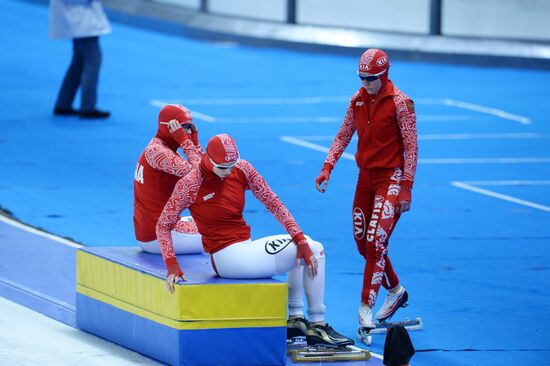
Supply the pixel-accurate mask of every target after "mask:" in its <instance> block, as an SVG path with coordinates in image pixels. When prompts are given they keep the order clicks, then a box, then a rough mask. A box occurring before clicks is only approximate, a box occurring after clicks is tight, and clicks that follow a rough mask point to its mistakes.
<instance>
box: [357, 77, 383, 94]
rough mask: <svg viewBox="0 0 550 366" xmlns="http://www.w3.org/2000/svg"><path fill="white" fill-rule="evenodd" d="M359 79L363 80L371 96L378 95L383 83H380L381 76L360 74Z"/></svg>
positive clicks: (364, 86) (362, 82)
mask: <svg viewBox="0 0 550 366" xmlns="http://www.w3.org/2000/svg"><path fill="white" fill-rule="evenodd" d="M358 75H359V79H361V84H363V88H365V90H366V91H367V93H369V94H376V93H378V91H379V90H380V87H382V81H380V74H369V73H368V72H360V73H359V74H358Z"/></svg>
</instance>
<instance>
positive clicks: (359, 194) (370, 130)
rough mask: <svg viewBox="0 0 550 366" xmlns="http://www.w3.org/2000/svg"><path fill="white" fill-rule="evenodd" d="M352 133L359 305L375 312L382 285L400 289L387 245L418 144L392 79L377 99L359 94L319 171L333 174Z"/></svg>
mask: <svg viewBox="0 0 550 366" xmlns="http://www.w3.org/2000/svg"><path fill="white" fill-rule="evenodd" d="M355 132H357V136H358V143H357V152H356V154H355V160H356V162H357V166H358V167H359V178H358V180H357V186H356V190H355V198H354V202H353V209H352V223H353V231H354V238H355V242H356V244H357V248H358V250H359V253H361V255H362V256H363V257H365V259H366V264H365V269H364V274H363V289H362V292H361V301H362V302H363V303H364V304H368V305H370V306H371V307H373V306H374V304H375V302H376V298H377V296H378V290H379V288H380V285H381V284H382V285H383V286H384V287H385V288H387V289H389V288H393V287H395V286H396V285H397V284H399V279H398V277H397V274H396V273H395V272H394V270H393V267H392V264H391V262H390V259H389V256H388V255H387V254H388V250H387V246H388V240H389V238H390V235H391V233H392V231H393V229H394V228H395V224H396V223H397V221H398V220H399V214H397V213H396V212H395V208H396V205H397V201H398V197H399V194H400V191H401V190H402V189H409V190H410V189H412V186H413V182H414V177H415V172H416V164H417V159H418V141H417V140H418V139H417V132H416V114H415V111H414V104H413V102H412V100H410V99H409V98H408V97H407V96H406V95H405V94H403V93H402V92H401V91H400V90H399V89H398V88H397V87H395V86H394V85H393V83H392V82H391V80H388V81H387V83H385V84H384V85H383V86H382V88H381V89H380V91H379V92H378V94H376V95H369V94H368V93H367V91H366V90H365V89H364V88H361V89H359V91H357V92H356V93H355V94H354V95H353V97H352V98H351V101H350V103H349V106H348V109H347V113H346V116H345V118H344V122H343V124H342V127H341V128H340V130H339V131H338V133H337V135H336V137H335V138H334V141H333V143H332V146H331V148H330V151H329V153H328V156H327V159H326V160H325V164H324V168H323V169H328V170H329V171H331V170H332V168H333V167H334V166H335V164H336V162H337V161H338V159H339V158H340V156H341V155H342V153H343V152H344V150H345V149H346V147H347V146H348V144H349V142H350V140H351V138H352V136H353V134H354V133H355Z"/></svg>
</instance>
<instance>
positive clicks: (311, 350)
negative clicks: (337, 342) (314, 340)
mask: <svg viewBox="0 0 550 366" xmlns="http://www.w3.org/2000/svg"><path fill="white" fill-rule="evenodd" d="M288 353H289V354H290V356H291V359H292V361H293V362H319V361H321V362H322V361H325V362H331V361H366V360H368V359H370V358H371V354H370V352H369V351H367V350H365V349H362V348H359V347H355V346H347V347H336V348H332V347H330V348H327V347H323V346H317V347H315V346H308V347H305V348H301V349H295V350H292V351H289V352H288Z"/></svg>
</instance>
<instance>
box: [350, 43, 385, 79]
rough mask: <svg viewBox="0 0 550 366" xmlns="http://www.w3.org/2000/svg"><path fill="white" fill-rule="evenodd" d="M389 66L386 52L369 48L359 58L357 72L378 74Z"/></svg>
mask: <svg viewBox="0 0 550 366" xmlns="http://www.w3.org/2000/svg"><path fill="white" fill-rule="evenodd" d="M389 67H390V59H389V58H388V55H386V52H384V51H382V50H379V49H376V48H370V49H368V50H366V51H365V52H364V53H363V54H362V55H361V58H360V59H359V70H358V71H359V72H368V73H369V74H379V73H381V72H383V71H385V70H387V69H388V68H389Z"/></svg>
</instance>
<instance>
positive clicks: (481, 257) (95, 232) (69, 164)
mask: <svg viewBox="0 0 550 366" xmlns="http://www.w3.org/2000/svg"><path fill="white" fill-rule="evenodd" d="M0 10H1V11H0V22H1V23H2V25H3V26H2V30H1V31H0V42H1V43H2V45H3V49H4V52H2V57H1V58H0V80H1V85H2V90H3V91H2V93H1V94H0V105H1V106H2V113H1V114H0V131H1V132H0V205H1V206H2V207H3V208H4V209H6V210H9V211H11V212H12V213H13V215H14V216H15V217H16V218H18V219H19V220H21V221H23V222H26V223H28V224H30V225H33V226H36V227H41V228H44V229H45V230H47V231H49V232H52V233H55V234H57V235H60V236H63V237H70V238H73V239H74V240H76V241H78V242H80V243H82V244H84V245H89V246H130V245H134V238H133V228H132V179H133V170H134V168H135V162H136V160H137V157H138V156H139V154H140V152H141V150H142V149H143V148H144V147H145V145H146V144H147V143H148V141H149V140H150V139H151V137H152V136H153V135H154V133H155V130H156V116H157V113H158V111H159V108H158V106H157V103H156V102H155V101H163V102H171V101H177V102H180V103H182V104H185V105H186V106H188V107H189V108H190V109H192V110H193V111H194V112H195V119H196V123H197V125H198V127H199V130H200V132H199V138H200V141H201V142H202V143H203V144H205V143H206V142H207V141H208V138H209V137H210V136H212V135H213V134H216V133H221V132H226V133H230V134H231V135H233V136H234V138H235V140H236V142H237V145H238V146H239V149H240V152H241V156H242V157H243V158H245V159H247V160H249V161H250V162H252V163H253V164H254V165H255V166H256V168H257V169H258V170H259V171H260V172H261V173H262V174H263V175H264V177H265V178H266V180H267V181H268V183H269V184H270V186H271V188H272V189H273V190H274V191H275V192H277V193H278V194H279V196H280V197H281V199H282V200H283V202H285V203H286V205H287V206H288V208H289V209H290V210H291V211H292V213H293V214H294V216H295V217H296V219H297V221H298V223H299V225H300V226H301V227H302V229H303V230H304V232H305V233H306V234H308V235H310V236H312V237H314V238H315V239H317V240H319V241H321V242H322V243H323V244H324V245H325V247H326V251H327V259H328V283H327V301H326V303H327V308H328V321H329V322H330V323H331V324H332V325H334V327H335V328H336V329H338V330H340V331H342V332H344V333H346V334H349V335H353V334H355V328H356V323H357V320H356V312H357V307H358V305H359V301H360V297H359V294H360V286H361V280H362V268H363V265H362V259H361V257H360V256H359V255H358V253H357V252H356V249H355V244H354V242H353V238H352V233H351V222H350V216H351V215H350V208H351V203H352V200H353V192H354V188H355V180H356V175H357V171H356V167H355V165H354V163H353V161H351V160H348V159H345V158H342V159H341V160H340V161H339V163H338V165H337V167H336V169H335V171H334V173H333V175H332V178H331V181H330V185H329V189H328V191H327V193H325V194H324V195H321V194H319V193H318V192H317V191H316V190H315V188H314V181H315V178H316V176H317V174H318V172H319V170H320V168H321V166H322V163H323V160H324V158H325V156H326V154H325V153H324V152H320V151H317V150H315V148H320V149H322V148H327V147H329V146H330V143H331V138H332V137H333V136H334V135H335V133H336V131H337V130H338V128H339V126H340V123H341V120H342V118H343V115H344V113H345V110H346V106H347V101H346V99H347V98H349V97H350V96H351V95H352V94H353V93H354V92H355V90H357V88H358V87H359V81H358V79H357V77H356V75H355V70H356V63H357V57H349V56H339V55H327V54H310V53H300V52H294V51H285V50H280V49H266V48H248V47H242V46H237V45H234V44H228V43H222V44H216V43H205V42H199V41H195V40H189V39H185V38H181V37H176V36H168V35H165V34H158V33H153V32H149V31H145V30H140V29H136V28H132V27H128V26H124V25H121V24H116V23H115V24H113V30H114V31H113V34H111V35H109V36H106V37H102V38H101V44H102V47H103V52H104V62H103V69H102V73H101V82H100V88H99V90H100V95H99V107H100V108H104V109H109V110H111V111H112V113H113V117H112V118H110V119H109V120H107V121H81V120H79V119H78V118H58V117H54V116H52V114H51V111H52V109H53V104H54V101H55V97H56V94H57V91H58V88H59V85H60V83H61V79H62V77H63V74H64V72H65V69H66V67H67V65H68V62H69V58H70V43H69V42H66V41H52V40H49V39H48V38H47V27H48V17H47V8H46V7H45V6H41V5H34V4H29V3H26V2H20V1H16V0H6V1H3V2H1V3H0ZM358 56H359V55H358ZM390 78H391V79H392V80H393V81H394V82H395V83H396V85H398V86H399V88H400V89H401V90H403V91H404V92H405V93H407V94H408V95H409V96H411V97H412V98H413V99H414V100H415V101H416V109H417V113H418V130H419V134H420V158H421V162H420V164H419V166H418V170H417V179H416V181H415V188H414V190H413V207H412V210H411V212H410V213H407V214H406V215H404V217H403V218H402V220H401V221H400V222H399V225H398V226H397V229H396V231H395V234H394V236H393V238H392V240H391V243H390V255H391V257H392V262H393V264H394V266H395V268H396V270H397V272H398V274H399V276H400V278H401V281H402V283H403V284H404V285H405V286H406V287H407V289H408V291H409V293H410V296H411V298H410V306H409V307H408V308H406V309H403V310H402V311H400V313H399V314H401V315H402V316H403V317H405V316H407V317H410V318H415V317H417V316H421V317H422V318H423V320H424V324H425V329H424V330H422V331H418V332H411V337H412V340H413V343H414V345H415V347H416V348H417V350H418V353H417V354H416V355H415V357H414V361H415V362H414V364H415V365H448V366H454V365H535V364H544V361H545V360H547V359H548V358H549V357H550V341H548V339H550V331H549V327H550V315H549V313H548V311H547V310H548V304H549V303H550V290H548V288H550V265H549V264H548V263H550V248H549V245H548V244H550V225H549V222H550V195H549V194H548V188H549V185H550V165H549V164H550V144H549V142H550V141H549V139H550V124H549V118H548V108H547V106H548V99H549V97H550V72H548V71H537V70H527V69H506V68H494V69H491V68H481V67H472V66H456V65H453V66H450V65H442V64H429V63H419V62H416V63H413V62H399V61H394V62H392V68H391V69H390ZM314 97H316V98H319V99H307V98H314ZM75 107H78V104H75ZM285 136H286V137H291V138H293V139H294V140H291V141H295V142H296V141H298V143H299V144H302V145H297V144H296V143H289V142H287V141H289V140H288V139H285ZM304 142H305V143H309V144H310V145H307V146H309V147H307V146H303V145H304V144H303V143H304ZM312 146H313V148H311V147H312ZM347 152H349V153H353V152H354V147H353V146H351V145H350V147H349V148H348V151H347ZM453 182H455V184H454V185H453ZM457 182H458V185H457ZM460 184H463V185H464V184H466V186H467V187H470V188H472V187H473V190H471V189H470V190H468V189H463V188H461V185H460ZM463 185H462V187H464V186H463ZM480 189H483V190H484V191H482V193H480V191H479V190H480ZM476 190H477V191H476ZM248 198H249V199H248V201H247V208H246V211H245V217H246V219H247V220H248V222H249V223H250V224H251V226H252V228H253V229H252V234H253V237H261V236H264V235H271V234H275V233H281V232H282V229H281V228H280V226H279V224H278V223H277V222H276V221H275V220H274V219H273V218H272V217H271V215H270V214H269V213H268V212H267V211H266V210H265V209H264V208H263V207H262V206H261V204H260V203H259V202H258V201H256V200H255V199H254V198H253V197H252V195H249V196H248ZM0 234H1V233H0ZM17 245H20V246H21V247H22V248H25V247H26V245H27V244H26V243H25V242H22V243H18V244H17ZM19 258H21V259H20V260H23V259H22V258H23V256H20V257H19ZM10 260H11V259H10ZM15 260H17V259H15ZM46 260H47V259H46ZM7 261H8V259H7V257H6V256H2V257H0V275H1V274H2V273H1V271H2V266H3V265H4V263H5V262H7ZM384 296H385V294H384V293H383V292H382V293H381V296H380V299H379V302H380V303H381V302H382V301H383V297H384ZM371 350H372V351H374V352H377V353H382V351H383V337H382V336H379V337H378V338H375V341H374V344H373V345H372V347H371Z"/></svg>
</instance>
